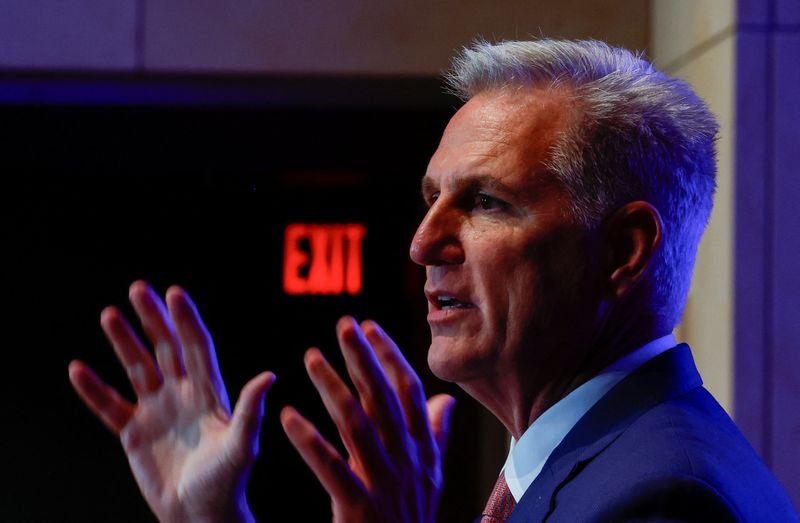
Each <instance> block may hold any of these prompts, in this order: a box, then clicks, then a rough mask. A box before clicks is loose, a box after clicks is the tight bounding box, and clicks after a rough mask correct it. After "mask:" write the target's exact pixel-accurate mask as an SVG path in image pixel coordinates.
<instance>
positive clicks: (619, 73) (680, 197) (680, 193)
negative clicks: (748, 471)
mask: <svg viewBox="0 0 800 523" xmlns="http://www.w3.org/2000/svg"><path fill="white" fill-rule="evenodd" d="M445 79H446V81H447V83H448V85H449V89H450V91H451V92H452V93H454V94H456V95H457V96H459V97H460V98H461V99H462V100H465V101H466V100H469V99H470V98H472V97H473V96H474V95H476V94H478V93H480V92H483V91H488V90H496V89H505V88H509V87H510V88H520V87H527V86H531V87H538V88H542V87H544V88H559V87H564V88H566V91H567V92H568V93H569V95H570V96H571V99H572V100H573V101H574V102H575V104H576V108H579V111H578V113H577V116H578V122H577V123H575V124H574V125H573V126H572V127H571V128H570V129H569V130H567V131H566V132H563V133H562V134H561V136H559V137H558V139H557V140H556V143H555V144H554V146H553V147H552V148H551V150H550V151H549V155H548V158H547V161H546V162H545V165H546V167H547V168H548V170H549V171H551V172H552V173H554V175H556V176H557V177H558V178H560V180H561V181H562V183H563V184H564V186H565V188H566V190H567V191H568V193H569V194H570V196H571V200H572V207H571V208H570V209H569V213H570V215H571V216H572V217H573V218H574V219H576V220H577V221H578V222H580V223H582V224H584V225H586V226H596V225H597V224H599V223H600V221H601V220H602V219H603V218H604V217H605V216H607V215H608V213H609V212H611V211H613V210H615V209H617V208H619V207H620V206H622V205H624V204H625V203H628V202H631V201H635V200H645V201H647V202H650V203H651V204H652V205H653V206H655V207H656V209H658V211H659V213H660V214H661V216H662V219H663V221H664V231H663V243H662V248H661V249H660V251H659V252H658V253H657V255H656V260H655V263H654V264H653V267H652V274H651V278H650V279H649V281H648V282H647V283H646V284H645V285H646V287H648V288H649V290H648V294H649V298H650V299H651V300H652V304H653V305H654V306H655V309H652V308H651V309H650V311H651V312H652V313H654V314H656V315H657V316H658V317H660V318H661V319H662V320H666V321H667V322H669V323H670V325H672V326H674V325H675V324H676V323H677V322H678V320H679V318H680V315H681V313H682V311H683V307H684V304H685V301H686V295H687V293H688V290H689V283H690V281H691V273H692V268H693V266H694V259H695V255H696V252H697V245H698V243H699V242H700V237H701V235H702V233H703V230H704V229H705V226H706V224H707V222H708V218H709V215H710V214H711V207H712V201H713V195H714V190H715V181H714V179H715V175H716V159H715V149H714V144H715V141H716V135H717V130H718V125H717V122H716V121H715V119H714V117H713V116H712V114H711V112H710V111H709V110H708V107H707V106H706V105H705V103H704V102H703V101H702V100H701V99H700V98H699V97H698V96H697V95H696V94H695V93H694V92H693V91H692V89H691V88H690V87H689V86H688V84H686V83H685V82H683V81H681V80H678V79H675V78H671V77H669V76H668V75H666V74H665V73H662V72H660V71H658V70H656V69H655V68H654V67H653V66H652V64H650V63H649V62H647V61H646V60H644V59H642V58H641V56H637V55H634V54H633V53H631V52H630V51H628V50H626V49H621V48H615V47H610V46H609V45H607V44H605V43H603V42H599V41H596V40H579V41H569V40H535V41H522V42H501V43H498V44H490V43H488V42H485V41H479V42H476V43H475V44H473V45H472V47H471V48H467V49H464V50H463V52H462V53H461V54H460V55H459V56H458V57H456V58H455V59H454V61H453V67H452V69H451V71H450V72H448V73H446V75H445Z"/></svg>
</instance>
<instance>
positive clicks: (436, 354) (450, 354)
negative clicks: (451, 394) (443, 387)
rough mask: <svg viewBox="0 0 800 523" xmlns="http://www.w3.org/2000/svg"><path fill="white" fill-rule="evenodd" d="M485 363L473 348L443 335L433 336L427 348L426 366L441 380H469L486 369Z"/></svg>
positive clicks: (456, 381) (455, 381)
mask: <svg viewBox="0 0 800 523" xmlns="http://www.w3.org/2000/svg"><path fill="white" fill-rule="evenodd" d="M486 363H487V362H485V361H483V360H482V359H481V358H480V355H479V353H478V352H477V351H475V350H474V348H468V347H464V346H462V344H461V343H458V342H457V341H455V340H453V339H452V338H448V337H445V336H434V337H433V339H432V340H431V346H430V348H429V349H428V367H430V369H431V372H432V373H433V375H434V376H436V377H437V378H439V379H440V380H443V381H449V382H454V383H460V382H466V381H469V380H471V379H473V378H475V377H476V376H478V375H479V374H480V372H481V371H483V372H485V371H486V370H487V369H488V367H487V366H486Z"/></svg>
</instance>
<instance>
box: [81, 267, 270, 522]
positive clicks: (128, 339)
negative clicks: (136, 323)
mask: <svg viewBox="0 0 800 523" xmlns="http://www.w3.org/2000/svg"><path fill="white" fill-rule="evenodd" d="M130 296H131V303H132V304H133V306H134V309H135V310H136V313H137V315H138V316H139V318H140V319H141V321H142V327H143V328H144V330H145V332H146V333H147V336H148V338H149V339H150V342H151V343H152V346H153V347H155V355H156V358H155V359H154V358H153V355H152V354H151V353H150V351H149V350H147V348H146V347H145V346H144V344H143V343H142V342H141V341H140V340H139V338H138V336H137V335H136V334H135V332H134V331H133V329H132V328H131V327H130V325H129V324H128V322H127V321H126V320H125V318H124V317H123V316H122V314H121V313H120V312H119V311H118V310H117V309H115V308H113V307H109V308H107V309H106V310H104V311H103V314H102V315H101V325H102V326H103V330H104V331H105V333H106V336H107V337H108V339H109V341H110V342H111V344H112V345H113V347H114V351H115V352H116V354H117V356H118V357H119V359H120V362H121V363H122V365H123V367H125V370H126V371H127V373H128V377H129V379H130V382H131V385H132V386H133V389H134V391H135V392H136V396H137V398H138V400H137V403H136V404H135V405H132V404H131V403H130V402H128V401H127V400H126V399H124V398H123V397H122V396H120V394H119V393H118V392H117V391H116V390H114V389H113V388H111V387H109V386H108V385H106V384H105V383H103V382H102V381H101V380H100V379H99V378H98V377H97V376H96V375H95V374H94V373H93V372H92V371H91V369H89V368H88V367H87V366H86V365H84V364H83V363H81V362H79V361H74V362H72V363H71V364H70V380H71V381H72V384H73V386H74V387H75V390H76V391H77V392H78V395H80V396H81V398H82V399H83V400H84V402H85V403H86V404H87V406H88V407H89V409H90V410H91V411H92V412H94V414H95V415H96V416H97V417H98V418H100V420H101V421H103V423H105V424H106V425H107V426H108V428H109V429H111V431H112V432H113V433H114V434H117V435H119V437H120V439H121V441H122V445H123V447H124V449H125V452H126V454H127V456H128V462H129V463H130V466H131V469H132V471H133V474H134V476H135V478H136V482H137V483H138V485H139V488H140V490H141V491H142V494H143V495H144V497H145V500H146V501H147V503H148V504H149V505H150V508H151V509H152V510H153V512H155V514H156V516H157V517H158V518H159V520H160V521H180V522H183V521H235V520H239V521H252V514H250V511H249V508H248V507H247V502H246V499H245V488H244V487H245V484H246V481H247V476H248V475H249V472H250V469H251V467H252V464H253V462H254V461H255V459H256V455H257V453H258V438H259V432H260V427H261V418H262V413H263V402H264V396H265V395H266V392H267V389H268V388H269V387H270V385H271V384H272V383H273V382H274V375H273V374H272V373H269V372H264V373H261V374H259V375H257V376H256V377H254V378H253V379H251V380H250V381H249V382H248V383H247V385H245V387H244V388H243V389H242V392H241V394H240V396H239V402H238V403H237V405H236V410H235V412H234V413H233V415H231V413H230V408H229V403H228V396H227V392H226V391H225V386H224V384H223V381H222V376H221V374H220V372H219V368H218V365H217V360H216V354H215V351H214V344H213V342H212V340H211V337H210V335H209V334H208V331H207V330H206V328H205V326H204V325H203V322H202V320H201V319H200V316H199V315H198V313H197V309H196V308H195V307H194V304H193V303H192V302H191V300H190V299H189V296H188V295H187V294H186V293H185V292H183V290H181V289H179V288H177V287H173V288H171V289H170V290H169V291H168V292H167V304H166V306H165V304H164V302H162V301H161V299H160V298H159V297H158V296H157V295H156V294H155V293H154V292H153V291H152V289H150V287H149V286H148V285H147V284H145V283H144V282H136V283H134V284H133V285H132V286H131V294H130Z"/></svg>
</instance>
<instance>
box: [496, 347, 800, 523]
mask: <svg viewBox="0 0 800 523" xmlns="http://www.w3.org/2000/svg"><path fill="white" fill-rule="evenodd" d="M541 521H548V522H570V523H576V522H585V521H597V522H600V521H750V522H761V521H765V522H767V521H769V522H778V521H781V522H782V521H799V519H798V517H797V513H796V512H795V510H794V508H793V507H792V503H791V501H790V500H789V497H788V495H787V494H786V492H785V491H784V489H783V488H782V487H781V486H780V484H779V483H778V482H777V480H776V479H775V478H774V476H773V475H772V474H771V473H770V472H769V470H768V469H767V468H766V466H765V465H764V463H763V462H762V461H761V459H760V458H759V457H758V456H757V455H756V453H755V451H754V450H753V448H752V447H751V446H750V445H749V444H748V443H747V441H746V440H745V438H744V437H743V436H742V434H741V433H740V432H739V430H738V429H737V428H736V426H735V425H734V423H733V421H731V419H730V418H729V417H728V415H727V414H726V413H725V411H724V410H723V409H722V407H720V406H719V404H718V403H717V402H716V401H715V400H714V398H713V397H712V396H711V395H710V394H709V393H708V391H706V390H705V389H704V388H703V387H702V380H701V379H700V375H699V374H698V373H697V369H696V367H695V365H694V360H693V359H692V355H691V352H690V351H689V347H688V346H687V345H678V346H677V347H675V348H673V349H670V350H668V351H666V352H664V353H662V354H660V355H659V356H657V357H655V358H654V359H652V360H651V361H649V362H647V363H646V364H645V365H643V366H642V367H640V368H639V369H637V370H636V371H635V372H633V373H632V374H631V375H630V376H628V377H626V378H625V379H624V380H623V381H621V382H620V383H618V384H617V385H616V386H615V387H614V388H612V389H611V390H610V391H609V392H608V393H607V394H606V395H605V396H604V397H603V398H601V399H600V401H599V402H597V404H595V405H594V407H592V408H591V409H590V410H589V411H588V412H587V413H586V414H585V415H584V416H583V418H581V419H580V421H578V423H577V424H576V425H575V427H574V428H573V429H572V430H571V431H570V432H569V433H568V434H567V436H566V437H565V438H564V440H563V441H562V442H561V444H560V445H559V446H558V447H556V449H555V450H554V451H553V453H552V454H551V456H550V458H549V459H548V460H547V463H546V464H545V466H544V468H543V469H542V472H541V473H540V474H539V476H538V477H537V478H536V480H535V481H534V482H533V484H531V486H530V487H529V488H528V490H527V491H526V492H525V495H524V496H523V497H522V499H521V500H520V501H519V503H518V504H517V506H516V508H515V509H514V511H513V512H512V514H511V518H510V519H509V520H508V523H523V522H525V523H533V522H537V523H538V522H541Z"/></svg>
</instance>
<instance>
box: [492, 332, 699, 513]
mask: <svg viewBox="0 0 800 523" xmlns="http://www.w3.org/2000/svg"><path fill="white" fill-rule="evenodd" d="M702 384H703V382H702V380H701V379H700V375H699V374H698V373H697V368H696V367H695V365H694V360H693V359H692V355H691V352H690V350H689V346H688V345H686V344H681V345H678V346H677V347H675V348H673V349H670V350H668V351H666V352H664V353H662V354H660V355H658V356H656V357H655V358H653V359H652V360H650V361H649V362H647V363H645V364H644V365H642V366H641V367H640V368H638V369H636V371H634V372H633V373H632V374H631V375H630V376H628V377H626V378H625V379H624V380H622V381H621V382H619V383H618V384H617V385H616V386H615V387H614V388H612V389H611V390H610V391H608V393H607V394H606V395H605V396H603V397H602V398H601V399H600V401H598V402H597V404H595V405H594V406H593V407H592V408H591V409H589V411H588V412H587V413H586V414H584V416H583V417H582V418H581V419H580V420H579V421H578V423H577V424H576V425H575V427H573V429H572V430H571V431H570V432H569V433H568V434H567V435H566V437H565V438H564V440H563V441H562V442H561V443H560V444H559V445H558V447H556V448H555V450H554V451H553V453H552V454H551V455H550V457H549V458H548V460H547V462H546V463H545V465H544V468H543V469H542V472H541V473H540V474H539V476H538V477H537V478H536V480H534V482H533V483H532V484H531V486H530V487H529V488H528V490H527V491H526V492H525V494H524V495H523V496H522V499H521V500H520V501H519V503H517V506H516V508H515V509H514V511H513V512H512V513H511V518H509V520H508V523H533V522H541V521H544V520H545V519H546V518H547V517H548V516H549V515H550V513H551V512H552V511H553V509H554V508H555V502H556V495H557V494H558V491H559V490H560V489H561V488H562V487H563V486H564V485H566V484H567V483H569V481H571V480H572V479H573V478H574V477H575V476H577V475H578V474H579V473H580V472H581V470H583V468H584V467H585V466H586V465H587V464H588V463H589V462H590V461H591V460H592V459H594V457H595V456H597V455H598V454H600V453H601V452H602V451H603V450H605V449H606V447H608V446H609V445H610V444H611V443H612V442H613V441H614V440H615V439H617V437H619V435H620V434H622V432H623V431H624V430H625V429H626V428H627V427H628V426H629V425H630V424H631V423H633V422H634V421H635V420H636V419H637V418H638V417H639V416H641V415H642V414H643V413H645V412H646V411H648V410H649V409H651V408H653V407H654V406H656V405H658V404H659V403H662V402H664V401H666V400H668V399H670V398H673V397H676V396H679V395H681V394H683V393H685V392H688V391H689V390H691V389H694V388H696V387H699V386H701V385H702Z"/></svg>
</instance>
